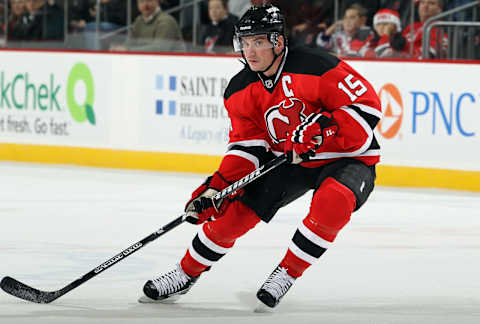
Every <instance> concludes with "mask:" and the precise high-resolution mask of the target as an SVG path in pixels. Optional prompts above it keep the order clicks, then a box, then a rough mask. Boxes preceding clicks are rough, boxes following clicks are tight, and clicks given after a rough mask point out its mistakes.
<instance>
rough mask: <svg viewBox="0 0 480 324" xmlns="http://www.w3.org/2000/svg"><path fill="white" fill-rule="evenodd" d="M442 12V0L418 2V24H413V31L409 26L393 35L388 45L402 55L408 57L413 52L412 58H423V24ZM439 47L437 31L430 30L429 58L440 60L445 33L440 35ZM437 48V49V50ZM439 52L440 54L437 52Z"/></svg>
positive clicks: (444, 45) (422, 0) (443, 48)
mask: <svg viewBox="0 0 480 324" xmlns="http://www.w3.org/2000/svg"><path fill="white" fill-rule="evenodd" d="M442 11H443V0H419V1H418V16H419V18H420V21H419V22H415V23H414V25H413V30H412V29H411V25H407V27H406V28H405V29H404V30H403V32H402V33H397V34H395V35H394V36H393V37H392V38H391V40H390V44H391V46H392V48H393V49H395V50H396V51H398V52H401V53H402V54H405V55H409V54H410V53H411V52H413V57H414V58H421V57H423V56H424V55H423V53H422V38H423V24H424V23H425V21H427V20H428V19H429V18H431V17H434V16H436V15H438V14H440V13H441V12H442ZM440 38H441V39H440V40H439V45H440V46H437V30H436V29H435V28H433V29H432V31H431V33H430V44H429V52H430V57H431V58H441V57H442V56H443V52H444V50H445V47H446V44H447V36H446V34H445V33H443V32H442V33H441V34H440ZM437 47H438V48H437ZM437 49H438V50H440V52H439V51H438V50H437Z"/></svg>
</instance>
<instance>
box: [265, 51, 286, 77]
mask: <svg viewBox="0 0 480 324" xmlns="http://www.w3.org/2000/svg"><path fill="white" fill-rule="evenodd" d="M283 52H285V47H283V49H282V51H281V52H280V54H277V53H275V47H272V53H273V60H272V63H270V65H269V66H268V67H267V68H266V69H265V70H263V71H260V72H262V73H265V72H267V71H268V70H269V69H270V68H271V67H272V65H273V63H275V61H276V60H277V58H279V57H280V55H282V54H283Z"/></svg>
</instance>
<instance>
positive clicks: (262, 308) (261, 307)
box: [253, 301, 273, 314]
mask: <svg viewBox="0 0 480 324" xmlns="http://www.w3.org/2000/svg"><path fill="white" fill-rule="evenodd" d="M253 312H254V313H258V314H271V313H273V308H271V307H268V306H267V305H265V304H264V303H262V302H260V301H259V302H258V303H257V306H256V307H255V308H254V310H253Z"/></svg>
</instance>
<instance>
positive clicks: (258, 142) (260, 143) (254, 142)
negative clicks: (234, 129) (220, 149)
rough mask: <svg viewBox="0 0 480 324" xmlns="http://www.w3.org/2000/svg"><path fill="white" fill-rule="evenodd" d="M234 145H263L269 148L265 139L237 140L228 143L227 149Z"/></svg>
mask: <svg viewBox="0 0 480 324" xmlns="http://www.w3.org/2000/svg"><path fill="white" fill-rule="evenodd" d="M235 145H240V146H245V147H251V146H263V147H265V148H266V149H267V150H268V149H269V148H270V145H268V143H267V141H265V140H246V141H238V142H231V143H228V145H227V150H229V149H230V148H232V147H233V146H235Z"/></svg>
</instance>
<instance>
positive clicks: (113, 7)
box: [85, 0, 127, 31]
mask: <svg viewBox="0 0 480 324" xmlns="http://www.w3.org/2000/svg"><path fill="white" fill-rule="evenodd" d="M89 13H90V18H89V21H88V23H87V25H86V26H85V28H86V29H87V30H96V27H97V26H96V18H97V0H90V3H89ZM98 14H99V15H100V25H99V28H100V30H101V31H113V30H116V29H119V28H121V27H124V26H126V25H127V1H125V0H100V9H99V12H98Z"/></svg>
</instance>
